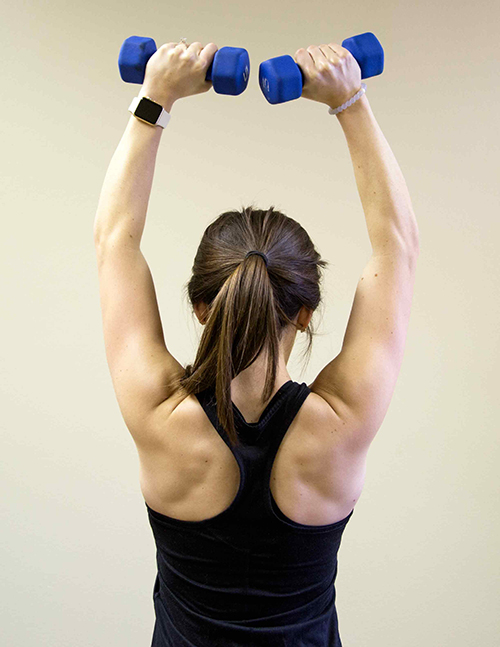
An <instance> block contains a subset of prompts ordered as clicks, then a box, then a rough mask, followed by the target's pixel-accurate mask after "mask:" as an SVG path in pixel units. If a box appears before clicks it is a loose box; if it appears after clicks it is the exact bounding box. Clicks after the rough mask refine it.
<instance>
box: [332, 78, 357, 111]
mask: <svg viewBox="0 0 500 647" xmlns="http://www.w3.org/2000/svg"><path fill="white" fill-rule="evenodd" d="M365 92H366V84H365V83H362V84H361V90H360V91H359V92H358V93H357V94H355V95H354V96H353V98H352V99H349V101H346V103H344V104H342V105H341V106H339V107H338V108H335V109H333V108H328V114H330V115H338V114H339V112H342V110H345V109H346V108H349V106H352V104H353V103H356V101H357V100H358V99H361V97H362V96H363V95H364V93H365Z"/></svg>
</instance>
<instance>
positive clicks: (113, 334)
mask: <svg viewBox="0 0 500 647" xmlns="http://www.w3.org/2000/svg"><path fill="white" fill-rule="evenodd" d="M216 51H217V46H216V45H214V44H213V43H211V44H209V45H207V46H206V47H205V48H204V49H202V46H201V43H193V44H192V45H190V46H189V47H188V48H187V49H185V46H183V45H181V46H177V45H176V44H175V43H169V44H167V45H163V46H162V47H160V49H158V50H157V52H155V54H154V55H153V56H152V57H151V58H150V59H149V61H148V64H147V67H146V76H145V80H144V85H143V87H142V89H141V92H140V96H149V97H151V98H152V99H153V100H154V101H156V102H157V103H160V104H161V105H162V106H163V107H164V108H165V110H167V112H170V111H171V108H172V105H173V104H174V102H175V101H176V100H177V99H179V98H182V97H184V96H189V95H191V94H198V93H201V92H206V91H208V90H209V89H210V87H211V85H212V84H211V83H209V82H207V81H205V76H206V70H207V68H208V66H209V64H210V62H211V61H212V59H213V56H214V55H215V52H216ZM162 132H163V129H162V128H160V127H154V126H151V125H148V124H146V123H143V122H142V121H140V120H138V119H136V118H135V117H134V116H132V115H131V116H130V119H129V122H128V124H127V127H126V129H125V133H124V135H123V137H122V139H121V140H120V143H119V144H118V148H117V149H116V151H115V153H114V155H113V158H112V160H111V163H110V165H109V168H108V171H107V173H106V177H105V180H104V184H103V187H102V191H101V195H100V198H99V204H98V208H97V214H96V218H95V222H94V242H95V247H96V255H97V265H98V273H99V285H100V295H101V309H102V317H103V327H104V342H105V347H106V356H107V361H108V366H109V369H110V372H111V378H112V382H113V387H114V389H115V393H116V396H117V400H118V404H119V406H120V410H121V412H122V415H123V418H124V420H125V423H126V425H127V427H128V429H129V431H130V433H131V434H132V436H133V438H134V440H135V441H136V443H137V442H140V443H143V442H148V441H149V440H150V438H151V435H150V434H151V433H152V432H151V431H150V426H149V421H150V420H151V418H152V415H153V414H154V412H155V410H156V409H157V407H158V406H159V405H160V404H161V403H162V402H164V401H165V400H166V399H167V398H169V397H170V396H171V395H172V393H173V390H174V386H173V385H174V380H175V378H177V377H178V376H180V375H181V374H182V373H183V372H184V369H183V367H182V365H181V364H180V363H179V362H178V361H177V360H176V359H175V358H174V357H173V356H172V355H171V354H170V353H169V351H168V350H167V347H166V345H165V341H164V336H163V329H162V324H161V319H160V314H159V310H158V303H157V300H156V294H155V289H154V284H153V279H152V276H151V272H150V270H149V267H148V265H147V263H146V260H145V258H144V256H143V255H142V252H141V249H140V243H141V238H142V234H143V231H144V225H145V220H146V213H147V207H148V202H149V196H150V193H151V187H152V183H153V175H154V167H155V162H156V156H157V152H158V147H159V144H160V139H161V135H162Z"/></svg>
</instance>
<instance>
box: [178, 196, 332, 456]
mask: <svg viewBox="0 0 500 647" xmlns="http://www.w3.org/2000/svg"><path fill="white" fill-rule="evenodd" d="M251 250H257V251H260V252H264V253H265V254H266V256H267V258H268V267H267V268H266V264H265V261H264V259H263V258H262V257H260V256H258V255H251V256H248V257H246V254H247V252H249V251H251ZM327 265H328V262H327V261H324V260H322V259H321V258H320V255H319V253H318V252H317V251H316V249H315V247H314V244H313V243H312V241H311V239H310V238H309V235H308V233H307V232H306V230H305V229H304V228H303V227H302V226H301V225H300V224H299V223H298V222H297V221H296V220H294V219H293V218H290V217H288V216H286V215H284V214H283V213H281V212H280V211H277V210H275V208H274V207H273V206H271V207H270V208H269V209H268V210H267V211H263V210H261V209H256V208H255V207H254V205H252V206H250V207H243V208H242V210H241V211H227V212H225V213H223V214H221V215H220V216H218V217H217V218H216V219H215V220H214V221H213V222H212V223H211V224H210V225H209V226H208V227H207V229H206V230H205V232H204V234H203V236H202V239H201V242H200V245H199V247H198V250H197V252H196V256H195V259H194V264H193V268H192V276H191V278H190V280H189V281H188V283H187V284H186V285H185V286H184V290H185V291H187V296H188V298H189V301H190V303H191V305H192V306H194V305H196V304H201V303H205V304H206V305H207V308H208V317H207V319H206V324H205V326H204V330H203V333H202V335H201V339H200V344H199V347H198V351H197V354H196V358H195V360H194V363H193V364H190V365H188V366H186V367H185V373H184V375H183V376H181V377H180V378H179V379H178V381H177V386H180V387H182V388H183V389H184V391H185V392H186V393H187V395H191V394H195V393H199V392H200V391H203V390H204V389H206V388H208V387H213V386H214V385H215V395H216V401H217V416H218V419H219V421H220V423H221V425H222V427H223V428H224V429H225V431H226V433H227V435H228V438H229V440H230V442H231V444H232V445H238V444H239V439H238V436H237V433H236V429H235V424H234V415H233V409H232V401H231V381H232V380H233V379H234V377H236V375H238V374H239V373H240V372H241V371H243V370H244V369H246V368H247V367H248V366H250V365H251V364H252V363H253V362H254V361H255V360H256V359H257V357H258V356H259V355H260V353H261V351H262V350H263V349H267V350H268V351H269V353H268V366H267V374H266V382H265V386H264V393H263V396H262V400H263V402H265V401H266V400H268V399H269V398H270V397H271V394H272V392H273V389H274V383H275V379H276V371H277V366H278V363H279V350H280V349H279V343H280V340H281V338H282V333H283V331H284V329H285V328H286V327H287V326H288V325H292V326H295V325H296V324H294V322H293V319H294V318H295V317H296V316H297V315H298V313H299V311H300V309H301V307H302V306H305V308H307V309H309V310H311V311H312V312H314V311H315V310H316V308H317V307H318V306H319V304H320V303H321V293H320V283H321V279H322V276H321V268H324V267H326V266H327ZM315 334H317V333H315V332H314V330H312V329H311V324H309V326H308V328H307V336H308V342H309V343H308V345H307V349H306V352H305V355H309V354H310V352H311V347H312V340H313V335H315Z"/></svg>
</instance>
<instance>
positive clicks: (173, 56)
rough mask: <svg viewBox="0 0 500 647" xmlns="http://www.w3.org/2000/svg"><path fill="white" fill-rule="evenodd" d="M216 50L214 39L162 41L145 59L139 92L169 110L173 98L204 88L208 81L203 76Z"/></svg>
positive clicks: (195, 92) (202, 90)
mask: <svg viewBox="0 0 500 647" xmlns="http://www.w3.org/2000/svg"><path fill="white" fill-rule="evenodd" d="M217 50H218V47H217V45H215V44H214V43H209V44H208V45H206V46H205V47H203V45H202V44H201V43H191V45H189V47H186V45H184V44H183V43H181V44H179V43H166V44H165V45H162V46H161V47H160V48H159V49H158V50H156V52H155V53H154V54H153V56H152V57H151V58H150V59H149V61H148V62H147V65H146V73H145V76H144V83H143V85H142V88H141V92H140V96H141V97H142V96H148V97H151V99H153V101H156V102H157V103H159V104H161V105H162V106H163V107H164V108H165V110H167V112H170V109H171V107H172V105H173V104H174V102H175V101H177V99H182V98H183V97H189V96H191V95H194V94H201V93H202V92H208V90H210V88H211V87H212V82H211V81H206V80H205V77H206V75H207V70H208V68H209V67H210V63H211V62H212V60H213V58H214V56H215V53H216V52H217Z"/></svg>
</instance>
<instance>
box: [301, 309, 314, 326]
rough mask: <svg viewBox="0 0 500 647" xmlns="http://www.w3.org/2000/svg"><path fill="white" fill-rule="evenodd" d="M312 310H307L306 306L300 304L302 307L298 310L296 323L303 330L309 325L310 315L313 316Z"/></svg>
mask: <svg viewBox="0 0 500 647" xmlns="http://www.w3.org/2000/svg"><path fill="white" fill-rule="evenodd" d="M313 314H314V313H313V311H312V310H309V308H306V307H305V306H302V308H301V309H300V310H299V314H298V317H297V325H298V326H299V327H300V328H301V330H305V329H306V328H307V326H308V325H309V323H310V321H311V319H312V316H313Z"/></svg>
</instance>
